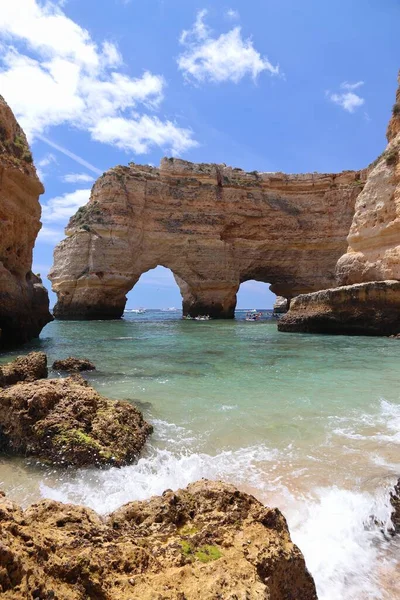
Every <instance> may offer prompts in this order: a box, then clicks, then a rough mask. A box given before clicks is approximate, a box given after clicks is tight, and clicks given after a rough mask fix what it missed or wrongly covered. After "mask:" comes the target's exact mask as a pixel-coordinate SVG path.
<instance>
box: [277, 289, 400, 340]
mask: <svg viewBox="0 0 400 600" xmlns="http://www.w3.org/2000/svg"><path fill="white" fill-rule="evenodd" d="M278 329H279V331H286V332H301V333H330V334H341V335H391V334H393V333H400V281H371V282H369V283H359V284H356V285H347V286H343V287H338V288H332V289H328V290H322V291H321V292H315V293H313V294H304V295H300V296H297V297H296V298H293V300H292V302H291V304H290V310H289V312H288V313H286V315H284V316H282V317H281V318H280V319H279V321H278Z"/></svg>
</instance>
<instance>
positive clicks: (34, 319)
mask: <svg viewBox="0 0 400 600" xmlns="http://www.w3.org/2000/svg"><path fill="white" fill-rule="evenodd" d="M43 191H44V189H43V186H42V184H41V183H40V181H39V179H38V177H37V175H36V170H35V167H34V166H33V162H32V155H31V152H30V150H29V146H28V142H27V141H26V137H25V134H24V132H23V131H22V129H21V127H20V126H19V125H18V123H17V121H16V120H15V117H14V115H13V113H12V112H11V109H10V108H9V107H8V106H7V104H6V102H5V101H4V99H3V98H2V97H1V96H0V289H1V295H0V330H1V333H0V348H6V347H10V346H17V345H19V344H22V343H24V342H26V341H28V340H30V339H31V338H33V337H37V336H38V335H39V333H40V331H41V330H42V328H43V327H44V326H45V325H46V323H48V322H49V321H51V320H52V316H51V315H50V313H49V298H48V294H47V290H46V289H45V288H44V286H43V285H42V281H41V279H40V277H39V276H38V275H34V274H33V273H32V250H33V246H34V244H35V240H36V237H37V234H38V232H39V230H40V227H41V223H40V214H41V208H40V204H39V195H40V194H42V193H43Z"/></svg>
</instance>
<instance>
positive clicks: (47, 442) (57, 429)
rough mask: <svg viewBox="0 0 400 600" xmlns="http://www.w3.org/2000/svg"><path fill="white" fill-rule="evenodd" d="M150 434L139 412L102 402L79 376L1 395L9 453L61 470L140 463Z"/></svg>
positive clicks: (1, 428) (0, 416) (3, 439)
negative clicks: (33, 457) (139, 458)
mask: <svg viewBox="0 0 400 600" xmlns="http://www.w3.org/2000/svg"><path fill="white" fill-rule="evenodd" d="M151 432H152V426H151V425H149V424H148V423H146V421H144V419H143V416H142V414H141V412H139V410H138V409H137V408H135V407H134V406H132V405H131V404H129V403H128V402H120V401H111V400H108V399H106V398H103V397H102V396H100V394H98V393H97V392H96V391H95V390H94V389H93V388H91V387H90V386H88V385H87V383H86V382H85V381H84V380H83V379H82V377H81V376H79V375H77V376H75V377H68V378H66V379H46V380H44V379H42V380H38V381H32V382H28V383H27V382H24V383H17V384H16V385H14V386H12V387H9V388H6V389H4V390H2V391H0V447H1V449H2V450H3V451H6V452H10V453H17V454H22V455H26V456H36V457H37V458H39V459H41V460H43V461H47V462H50V463H53V464H56V465H60V466H69V465H72V466H75V467H82V466H96V467H100V466H104V465H114V466H122V465H126V464H128V463H131V462H132V461H134V460H135V458H137V456H138V454H139V452H140V450H141V449H142V447H143V445H144V443H145V441H146V438H147V436H148V435H149V434H150V433H151Z"/></svg>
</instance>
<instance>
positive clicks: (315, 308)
mask: <svg viewBox="0 0 400 600" xmlns="http://www.w3.org/2000/svg"><path fill="white" fill-rule="evenodd" d="M399 83H400V76H399ZM387 137H388V145H387V147H386V149H385V151H384V152H383V153H382V154H381V155H380V156H379V158H378V159H377V160H376V161H375V163H374V164H373V165H371V166H370V168H369V170H368V177H367V181H366V183H365V186H364V188H363V190H362V192H361V193H360V194H359V196H358V198H357V200H356V204H355V211H354V217H353V220H352V223H351V227H350V231H349V235H348V238H347V241H348V248H347V251H346V252H345V253H344V254H343V255H342V256H341V257H340V259H339V260H338V263H337V265H336V282H337V285H339V286H341V287H339V288H334V287H333V286H332V288H333V289H328V290H323V291H321V292H319V293H318V294H310V295H305V296H301V297H300V298H296V299H295V300H294V301H293V302H292V303H291V305H290V311H289V312H288V314H287V315H286V316H285V317H284V318H283V319H281V320H280V322H279V325H278V327H279V329H280V330H281V331H299V332H304V331H306V332H318V333H347V334H349V333H350V334H351V333H357V334H365V335H392V334H398V333H400V282H399V280H400V86H399V88H398V90H397V94H396V103H395V104H394V106H393V110H392V117H391V119H390V122H389V126H388V129H387Z"/></svg>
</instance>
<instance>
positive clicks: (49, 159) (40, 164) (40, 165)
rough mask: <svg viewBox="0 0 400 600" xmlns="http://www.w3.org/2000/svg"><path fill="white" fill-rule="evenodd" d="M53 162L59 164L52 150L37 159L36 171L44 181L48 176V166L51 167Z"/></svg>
mask: <svg viewBox="0 0 400 600" xmlns="http://www.w3.org/2000/svg"><path fill="white" fill-rule="evenodd" d="M51 164H57V159H56V157H55V156H54V154H51V152H49V153H48V154H46V155H45V156H43V157H42V158H41V159H39V160H38V161H36V171H37V174H38V177H39V179H40V180H41V181H44V179H45V178H46V175H47V167H49V166H50V165H51Z"/></svg>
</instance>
